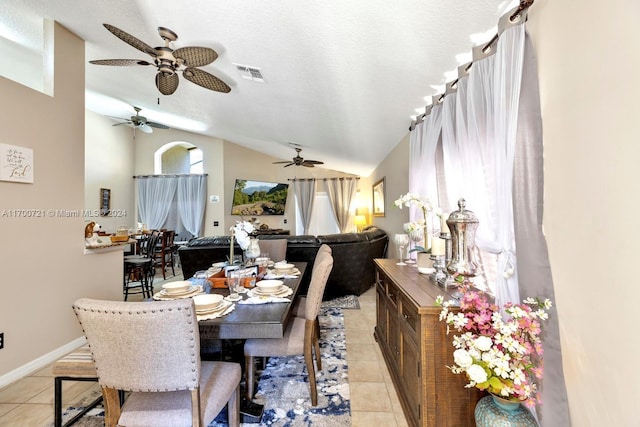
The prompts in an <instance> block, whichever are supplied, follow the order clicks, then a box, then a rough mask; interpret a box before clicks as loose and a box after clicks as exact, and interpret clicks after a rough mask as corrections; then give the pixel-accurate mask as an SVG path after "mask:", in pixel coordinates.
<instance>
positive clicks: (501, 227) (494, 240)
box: [471, 25, 524, 306]
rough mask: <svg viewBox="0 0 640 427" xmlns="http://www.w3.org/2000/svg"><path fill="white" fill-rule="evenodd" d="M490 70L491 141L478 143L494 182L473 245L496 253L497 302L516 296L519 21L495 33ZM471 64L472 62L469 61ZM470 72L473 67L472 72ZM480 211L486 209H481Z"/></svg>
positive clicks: (521, 52)
mask: <svg viewBox="0 0 640 427" xmlns="http://www.w3.org/2000/svg"><path fill="white" fill-rule="evenodd" d="M496 49H497V52H496V54H495V57H494V58H495V59H494V67H493V70H492V76H491V77H492V81H493V85H492V86H493V92H492V94H490V96H493V111H492V114H491V116H492V117H493V130H494V135H493V141H488V142H489V143H488V144H486V145H483V144H481V152H483V153H484V155H483V156H482V158H483V159H487V158H492V160H493V165H492V166H493V167H492V168H491V167H489V165H485V168H484V171H485V174H486V175H487V176H488V178H489V179H488V180H487V181H492V182H493V183H495V187H494V188H493V189H492V191H488V192H487V193H486V200H487V201H488V202H489V204H490V206H489V211H491V212H492V213H493V215H492V216H489V217H485V218H481V217H480V216H479V217H478V219H479V220H480V221H481V222H482V223H483V224H484V227H483V228H484V229H485V230H488V231H489V232H488V233H484V232H483V233H478V238H479V239H478V246H479V247H480V248H481V249H484V250H486V251H489V252H492V253H495V254H497V255H498V265H497V273H498V274H497V275H496V287H495V298H496V302H497V303H498V305H500V306H502V305H503V304H504V303H506V302H519V300H520V293H519V290H518V275H517V260H516V247H515V236H514V219H513V199H512V194H513V158H514V152H515V145H516V132H517V128H518V107H519V99H520V87H521V83H522V64H523V55H524V26H523V25H517V26H515V27H511V28H509V29H507V30H505V31H504V32H503V33H502V34H500V38H499V39H498V43H497V46H496ZM474 67H475V64H474ZM473 73H474V70H473V68H472V70H471V74H473ZM482 214H485V212H483V213H482Z"/></svg>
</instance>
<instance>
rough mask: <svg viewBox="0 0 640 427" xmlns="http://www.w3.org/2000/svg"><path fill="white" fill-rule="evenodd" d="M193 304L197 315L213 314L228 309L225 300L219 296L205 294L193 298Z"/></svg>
mask: <svg viewBox="0 0 640 427" xmlns="http://www.w3.org/2000/svg"><path fill="white" fill-rule="evenodd" d="M193 303H194V304H195V306H196V314H197V315H203V314H212V313H215V312H217V311H222V310H224V309H226V308H227V307H228V305H227V304H225V301H224V298H223V297H222V295H219V294H203V295H196V296H194V297H193Z"/></svg>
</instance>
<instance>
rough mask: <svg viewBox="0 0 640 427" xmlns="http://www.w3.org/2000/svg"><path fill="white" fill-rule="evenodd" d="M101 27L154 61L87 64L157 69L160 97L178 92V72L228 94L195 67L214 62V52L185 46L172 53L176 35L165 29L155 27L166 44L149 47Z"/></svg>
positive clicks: (218, 82) (224, 86)
mask: <svg viewBox="0 0 640 427" xmlns="http://www.w3.org/2000/svg"><path fill="white" fill-rule="evenodd" d="M103 25H104V27H105V28H106V29H107V30H109V31H110V32H111V33H112V34H113V35H114V36H116V37H118V38H119V39H120V40H122V41H123V42H125V43H127V44H129V45H130V46H132V47H134V48H136V49H138V50H139V51H141V52H144V53H146V54H147V55H149V56H151V57H152V58H154V59H153V63H151V62H148V61H145V60H140V59H98V60H93V61H89V63H91V64H95V65H111V66H131V65H143V66H146V65H152V64H153V65H155V66H156V67H157V69H158V72H157V74H156V77H155V83H156V87H157V88H158V90H159V91H160V93H162V94H163V95H171V94H173V93H174V92H175V91H176V89H178V84H179V79H178V74H177V73H178V72H182V76H183V77H184V78H185V79H187V80H188V81H190V82H192V83H195V84H197V85H198V86H202V87H203V88H205V89H209V90H212V91H215V92H222V93H229V92H231V87H229V85H227V84H226V83H225V82H223V81H222V80H220V79H219V78H217V77H216V76H214V75H213V74H210V73H208V72H206V71H203V70H201V69H199V68H196V67H203V66H205V65H209V64H211V63H212V62H213V61H215V60H216V59H217V58H218V54H217V52H216V51H215V50H213V49H211V48H208V47H200V46H187V47H182V48H178V49H175V50H174V49H173V48H171V46H170V44H171V43H172V42H174V41H176V40H177V39H178V35H177V34H176V33H174V32H173V31H172V30H170V29H168V28H165V27H158V34H159V35H160V38H162V40H164V42H165V45H164V46H160V47H156V48H152V47H151V46H149V45H148V44H146V43H145V42H143V41H141V40H139V39H137V38H136V37H134V36H132V35H131V34H129V33H127V32H125V31H122V30H121V29H119V28H117V27H114V26H113V25H110V24H103Z"/></svg>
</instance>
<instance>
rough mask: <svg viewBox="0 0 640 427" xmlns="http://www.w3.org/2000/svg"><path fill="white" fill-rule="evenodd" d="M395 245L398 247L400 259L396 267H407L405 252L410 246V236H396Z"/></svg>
mask: <svg viewBox="0 0 640 427" xmlns="http://www.w3.org/2000/svg"><path fill="white" fill-rule="evenodd" d="M394 243H395V244H396V246H397V247H398V258H399V259H400V260H399V262H397V263H396V265H407V264H406V263H405V262H404V250H405V248H406V247H407V245H408V244H409V236H408V235H407V234H396V235H395V236H394Z"/></svg>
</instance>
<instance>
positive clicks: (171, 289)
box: [162, 280, 193, 294]
mask: <svg viewBox="0 0 640 427" xmlns="http://www.w3.org/2000/svg"><path fill="white" fill-rule="evenodd" d="M192 285H193V283H191V282H190V281H188V280H178V281H176V282H169V283H165V284H164V285H162V289H163V290H164V291H165V292H166V293H168V294H181V293H183V292H186V291H187V290H188V289H189V288H190V287H191V286H192Z"/></svg>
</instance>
